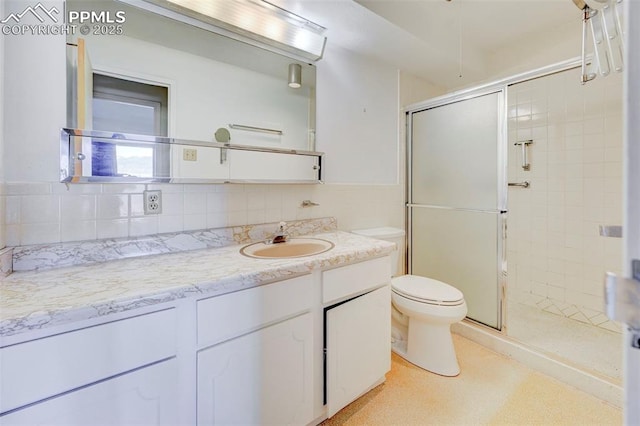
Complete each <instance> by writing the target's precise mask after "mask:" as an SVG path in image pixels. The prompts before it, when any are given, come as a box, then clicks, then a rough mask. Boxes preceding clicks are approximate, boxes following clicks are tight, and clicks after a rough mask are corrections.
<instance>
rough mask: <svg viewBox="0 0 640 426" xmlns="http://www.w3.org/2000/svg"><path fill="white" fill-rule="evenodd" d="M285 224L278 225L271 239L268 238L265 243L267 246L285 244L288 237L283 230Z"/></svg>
mask: <svg viewBox="0 0 640 426" xmlns="http://www.w3.org/2000/svg"><path fill="white" fill-rule="evenodd" d="M286 225H287V224H286V223H285V222H280V223H279V224H278V229H277V230H276V232H275V234H273V237H271V238H269V239H268V240H267V241H265V242H266V243H267V244H279V243H286V242H287V240H288V239H289V235H287V233H286V232H285V230H284V227H285V226H286Z"/></svg>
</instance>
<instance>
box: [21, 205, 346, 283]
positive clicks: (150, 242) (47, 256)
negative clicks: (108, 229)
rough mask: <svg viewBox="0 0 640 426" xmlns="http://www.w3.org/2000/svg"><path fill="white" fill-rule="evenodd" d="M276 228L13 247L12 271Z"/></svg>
mask: <svg viewBox="0 0 640 426" xmlns="http://www.w3.org/2000/svg"><path fill="white" fill-rule="evenodd" d="M277 227H278V223H277V222H274V223H266V224H258V225H243V226H232V227H227V228H214V229H205V230H197V231H185V232H173V233H167V234H156V235H149V236H144V237H134V238H118V239H103V240H91V241H78V242H66V243H57V244H43V245H34V246H22V247H14V248H13V268H12V269H13V271H33V270H44V269H51V268H61V267H67V266H76V265H87V264H92V263H98V262H106V261H110V260H117V259H125V258H131V257H138V256H147V255H153V254H163V253H176V252H181V251H188V250H197V249H204V248H216V247H225V246H229V245H235V244H247V243H251V242H255V241H261V240H265V239H267V238H269V237H271V236H272V235H273V233H274V232H275V231H276V229H277ZM285 229H286V232H287V234H288V235H290V236H292V237H296V236H300V235H310V234H317V233H321V232H332V231H335V230H337V221H336V219H335V218H333V217H323V218H316V219H305V220H296V221H290V222H287V225H286V227H285ZM9 269H10V268H9Z"/></svg>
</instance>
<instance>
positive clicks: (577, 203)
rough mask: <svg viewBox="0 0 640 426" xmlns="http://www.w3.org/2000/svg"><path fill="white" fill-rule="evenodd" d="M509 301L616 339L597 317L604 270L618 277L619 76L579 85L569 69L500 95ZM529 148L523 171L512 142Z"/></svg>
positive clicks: (609, 325)
mask: <svg viewBox="0 0 640 426" xmlns="http://www.w3.org/2000/svg"><path fill="white" fill-rule="evenodd" d="M507 102H508V111H509V116H508V117H509V122H508V129H509V150H508V164H509V166H508V179H509V182H522V181H525V180H526V181H530V182H531V186H530V187H529V188H528V189H523V188H519V187H510V188H509V193H508V197H509V198H508V205H509V213H508V231H507V235H508V237H507V263H508V281H507V295H508V299H509V301H510V302H516V303H524V304H527V305H530V306H534V307H537V308H539V309H543V310H545V311H548V312H552V313H554V314H557V315H562V316H565V317H569V318H572V319H574V320H577V321H581V322H584V323H589V324H593V325H596V326H599V327H603V328H607V329H610V330H614V331H619V326H618V325H617V324H615V323H613V322H611V321H609V320H608V319H607V317H606V315H605V314H604V313H603V310H604V296H603V277H604V273H605V271H612V272H616V273H618V274H620V273H621V272H622V266H623V265H622V239H619V238H605V237H601V236H600V235H599V228H598V227H599V225H622V207H623V205H622V188H623V186H622V185H623V183H622V140H623V138H622V76H621V75H618V74H616V75H610V76H608V77H606V78H603V77H598V78H596V79H595V80H594V81H592V82H589V83H587V84H586V85H581V84H580V73H579V70H572V71H567V72H563V73H558V74H554V75H551V76H547V77H543V78H539V79H535V80H531V81H527V82H524V83H520V84H516V85H513V86H511V87H510V88H509V91H508V100H507ZM528 139H532V140H533V144H532V145H530V146H529V148H528V149H529V151H528V153H529V161H530V163H531V169H530V170H529V171H525V170H523V169H522V167H521V165H522V157H521V151H520V147H516V146H514V143H515V142H516V141H521V140H528Z"/></svg>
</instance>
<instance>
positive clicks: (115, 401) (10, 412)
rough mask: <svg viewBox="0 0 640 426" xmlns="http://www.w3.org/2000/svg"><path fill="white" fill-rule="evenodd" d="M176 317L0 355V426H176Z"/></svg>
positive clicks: (170, 314) (170, 313)
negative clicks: (94, 425)
mask: <svg viewBox="0 0 640 426" xmlns="http://www.w3.org/2000/svg"><path fill="white" fill-rule="evenodd" d="M175 355H176V321H175V309H167V310H164V311H160V312H154V313H150V314H146V315H140V316H137V317H134V318H127V319H123V320H119V321H113V322H110V323H106V324H101V325H96V326H91V327H87V328H82V329H76V330H69V331H68V332H63V333H60V334H56V335H53V336H49V337H44V338H39V339H36V340H32V341H27V342H24V343H19V344H15V345H11V346H6V347H3V348H1V349H0V372H1V377H2V386H1V387H0V413H2V414H0V425H3V426H8V425H40V424H56V425H91V424H121V425H128V424H144V425H173V424H176V423H177V421H178V407H177V403H176V401H177V397H176V396H177V392H178V386H177V383H178V369H177V361H176V359H175Z"/></svg>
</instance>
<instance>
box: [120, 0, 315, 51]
mask: <svg viewBox="0 0 640 426" xmlns="http://www.w3.org/2000/svg"><path fill="white" fill-rule="evenodd" d="M121 1H124V2H127V3H132V4H134V3H135V2H132V0H121ZM144 1H145V2H147V3H152V4H154V5H157V6H160V7H162V8H165V9H169V10H172V11H175V12H178V13H180V14H182V15H186V16H188V17H191V18H194V19H197V20H199V21H201V22H205V23H207V24H212V25H215V26H216V27H220V28H223V29H225V30H228V31H230V32H232V33H235V34H239V35H241V36H244V37H247V38H249V39H252V40H254V41H257V42H259V43H262V44H264V45H267V46H271V47H275V48H276V49H279V50H282V51H284V52H288V53H290V54H294V55H296V56H300V57H302V58H305V59H309V60H312V61H317V60H318V59H320V58H322V55H323V53H324V47H325V44H326V41H327V38H326V37H325V36H324V35H323V33H324V31H325V30H326V28H324V27H323V26H321V25H318V24H316V23H314V22H311V21H309V20H308V19H305V18H303V17H301V16H299V15H296V14H295V13H292V12H290V11H288V10H285V9H283V8H281V7H278V6H276V5H274V4H272V3H269V2H267V1H264V0H208V1H202V0H144Z"/></svg>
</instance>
